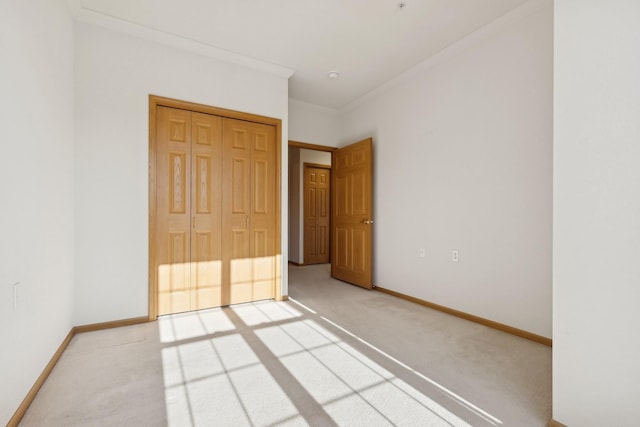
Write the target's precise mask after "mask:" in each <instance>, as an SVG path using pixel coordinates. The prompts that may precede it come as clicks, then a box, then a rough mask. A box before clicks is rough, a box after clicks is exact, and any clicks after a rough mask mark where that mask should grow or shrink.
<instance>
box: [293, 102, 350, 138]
mask: <svg viewBox="0 0 640 427" xmlns="http://www.w3.org/2000/svg"><path fill="white" fill-rule="evenodd" d="M339 125H340V113H339V112H338V111H336V110H332V109H330V108H324V107H320V106H317V105H312V104H307V103H305V102H300V101H297V100H295V99H289V139H291V140H293V141H298V142H306V143H307V144H318V145H326V146H329V147H337V144H338V140H339V135H340V129H339Z"/></svg>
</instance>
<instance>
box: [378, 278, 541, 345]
mask: <svg viewBox="0 0 640 427" xmlns="http://www.w3.org/2000/svg"><path fill="white" fill-rule="evenodd" d="M374 289H375V290H377V291H380V292H383V293H385V294H389V295H393V296H394V297H398V298H402V299H404V300H407V301H411V302H414V303H416V304H420V305H423V306H425V307H429V308H432V309H434V310H438V311H442V312H443V313H447V314H451V315H452V316H456V317H460V318H462V319H466V320H470V321H472V322H475V323H479V324H481V325H484V326H488V327H490V328H493V329H497V330H499V331H502V332H507V333H509V334H511V335H516V336H518V337H521V338H526V339H528V340H530V341H535V342H537V343H540V344H544V345H546V346H547V347H551V346H552V340H551V339H550V338H546V337H543V336H541V335H537V334H534V333H531V332H527V331H525V330H522V329H518V328H514V327H513V326H509V325H505V324H503V323H498V322H494V321H493V320H489V319H485V318H483V317H479V316H474V315H473V314H469V313H465V312H463V311H458V310H454V309H453V308H449V307H445V306H443V305H439V304H435V303H432V302H429V301H425V300H423V299H420V298H416V297H412V296H410V295H406V294H403V293H400V292H396V291H392V290H391V289H385V288H381V287H379V286H376V287H375V288H374Z"/></svg>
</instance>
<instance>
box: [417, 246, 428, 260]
mask: <svg viewBox="0 0 640 427" xmlns="http://www.w3.org/2000/svg"><path fill="white" fill-rule="evenodd" d="M425 254H426V251H425V249H424V248H420V249H418V255H420V258H424V256H425Z"/></svg>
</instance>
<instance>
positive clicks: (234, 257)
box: [222, 119, 278, 305]
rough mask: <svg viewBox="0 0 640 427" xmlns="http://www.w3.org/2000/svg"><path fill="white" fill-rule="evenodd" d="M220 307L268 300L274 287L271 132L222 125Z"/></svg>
mask: <svg viewBox="0 0 640 427" xmlns="http://www.w3.org/2000/svg"><path fill="white" fill-rule="evenodd" d="M223 123H224V124H223V141H224V143H223V157H224V165H223V183H224V186H225V190H226V191H225V192H224V195H223V203H222V205H223V233H224V234H223V236H224V237H223V257H222V260H223V271H222V277H223V282H224V283H228V284H229V286H228V288H226V289H225V290H224V291H223V297H222V298H223V304H224V305H227V304H237V303H242V302H248V301H257V300H261V299H269V298H274V296H275V285H276V279H277V278H276V271H277V270H278V268H277V265H276V263H277V262H278V257H277V256H276V239H277V238H278V236H276V232H275V230H276V220H277V215H276V209H277V206H276V203H277V197H276V194H275V192H276V179H277V177H276V169H277V167H276V149H275V144H276V132H275V128H274V127H273V126H269V125H264V124H259V123H251V122H246V121H243V120H234V119H224V121H223Z"/></svg>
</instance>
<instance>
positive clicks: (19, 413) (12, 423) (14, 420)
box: [7, 328, 75, 427]
mask: <svg viewBox="0 0 640 427" xmlns="http://www.w3.org/2000/svg"><path fill="white" fill-rule="evenodd" d="M74 335H75V332H74V328H71V330H70V331H69V333H68V334H67V336H66V337H65V339H64V340H63V341H62V344H60V347H58V350H57V351H56V352H55V354H54V355H53V357H52V358H51V360H49V363H47V366H45V368H44V370H43V371H42V373H41V374H40V376H39V377H38V379H37V380H36V382H35V383H34V384H33V386H32V387H31V390H29V393H27V396H26V397H25V398H24V400H23V401H22V403H21V404H20V406H19V407H18V409H17V410H16V412H15V413H14V414H13V417H11V419H10V420H9V423H8V424H7V427H16V426H17V425H18V424H20V421H21V420H22V417H24V414H26V412H27V409H29V406H30V405H31V402H33V399H35V397H36V394H38V391H40V388H41V387H42V385H43V384H44V382H45V381H46V380H47V378H48V377H49V374H50V373H51V371H53V368H54V367H55V366H56V363H58V360H60V356H62V353H64V351H65V350H66V349H67V346H68V345H69V343H70V342H71V339H72V338H73V336H74Z"/></svg>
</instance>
